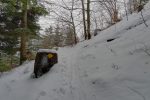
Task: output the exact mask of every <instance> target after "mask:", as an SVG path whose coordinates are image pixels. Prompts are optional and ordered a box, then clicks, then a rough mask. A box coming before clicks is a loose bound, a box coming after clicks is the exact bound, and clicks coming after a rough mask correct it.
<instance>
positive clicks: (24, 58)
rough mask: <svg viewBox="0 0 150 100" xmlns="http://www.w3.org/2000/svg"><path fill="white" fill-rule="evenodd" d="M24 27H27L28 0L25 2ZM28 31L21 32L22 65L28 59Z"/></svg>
mask: <svg viewBox="0 0 150 100" xmlns="http://www.w3.org/2000/svg"><path fill="white" fill-rule="evenodd" d="M23 5H24V6H23V7H24V8H23V28H24V29H27V5H28V2H27V0H26V1H25V2H24V4H23ZM26 42H27V38H26V33H25V32H23V33H22V34H21V46H20V65H21V64H22V63H23V62H24V61H25V60H26Z"/></svg>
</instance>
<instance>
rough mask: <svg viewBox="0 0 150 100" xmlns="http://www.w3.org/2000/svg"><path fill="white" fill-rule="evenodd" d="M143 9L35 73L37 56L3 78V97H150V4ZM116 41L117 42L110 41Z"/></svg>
mask: <svg viewBox="0 0 150 100" xmlns="http://www.w3.org/2000/svg"><path fill="white" fill-rule="evenodd" d="M143 15H144V18H145V20H146V23H147V24H148V25H149V27H146V26H145V25H144V24H143V20H142V18H141V15H140V13H139V14H133V15H131V16H129V21H127V20H126V18H124V20H123V21H121V22H120V23H118V24H116V25H114V26H112V27H110V28H109V29H107V30H104V31H103V32H101V33H99V35H98V36H96V37H94V38H93V39H92V40H89V41H84V42H82V43H79V44H78V45H77V46H75V47H73V48H69V47H66V48H60V49H59V50H58V55H59V62H58V64H56V65H54V67H53V68H52V69H51V70H50V72H48V73H47V74H45V75H43V76H42V77H40V78H38V79H33V78H31V74H32V72H33V66H34V61H32V62H28V63H25V64H24V65H22V66H20V67H19V68H16V69H14V70H12V71H11V72H8V73H6V74H4V75H2V76H1V77H0V100H150V3H149V4H147V5H146V7H145V10H144V11H143ZM109 40H112V41H109Z"/></svg>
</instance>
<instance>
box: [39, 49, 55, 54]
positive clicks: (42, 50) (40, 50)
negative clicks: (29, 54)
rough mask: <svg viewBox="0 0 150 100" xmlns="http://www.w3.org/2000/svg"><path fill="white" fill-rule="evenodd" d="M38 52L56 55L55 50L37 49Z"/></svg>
mask: <svg viewBox="0 0 150 100" xmlns="http://www.w3.org/2000/svg"><path fill="white" fill-rule="evenodd" d="M38 52H47V53H49V52H51V53H56V50H53V49H39V50H38Z"/></svg>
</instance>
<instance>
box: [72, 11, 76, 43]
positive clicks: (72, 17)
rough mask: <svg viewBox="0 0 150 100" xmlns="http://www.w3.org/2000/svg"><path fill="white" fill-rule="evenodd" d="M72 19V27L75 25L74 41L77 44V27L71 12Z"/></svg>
mask: <svg viewBox="0 0 150 100" xmlns="http://www.w3.org/2000/svg"><path fill="white" fill-rule="evenodd" d="M71 19H72V27H73V33H74V43H75V44H77V36H76V27H75V23H74V17H73V13H71Z"/></svg>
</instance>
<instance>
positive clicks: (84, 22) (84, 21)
mask: <svg viewBox="0 0 150 100" xmlns="http://www.w3.org/2000/svg"><path fill="white" fill-rule="evenodd" d="M81 3H82V15H83V26H84V38H85V40H86V39H87V32H86V20H85V7H84V0H81Z"/></svg>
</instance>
